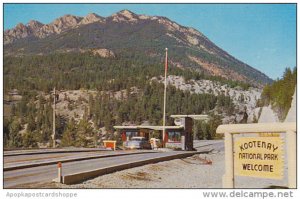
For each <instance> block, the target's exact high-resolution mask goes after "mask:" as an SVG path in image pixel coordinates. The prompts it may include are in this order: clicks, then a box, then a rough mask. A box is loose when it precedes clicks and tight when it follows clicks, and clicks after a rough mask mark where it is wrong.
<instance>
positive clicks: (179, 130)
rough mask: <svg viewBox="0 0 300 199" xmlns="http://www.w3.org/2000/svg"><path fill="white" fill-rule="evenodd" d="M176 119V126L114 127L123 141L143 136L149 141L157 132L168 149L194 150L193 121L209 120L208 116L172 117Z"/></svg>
mask: <svg viewBox="0 0 300 199" xmlns="http://www.w3.org/2000/svg"><path fill="white" fill-rule="evenodd" d="M171 118H174V126H165V127H164V126H150V125H140V126H114V128H115V129H116V130H118V131H120V133H121V137H122V141H123V142H126V141H128V140H130V139H131V137H135V136H142V137H145V138H146V139H147V140H149V139H150V138H151V137H154V133H155V132H159V137H156V138H158V139H160V140H163V146H164V147H167V148H178V149H181V150H185V151H192V150H194V149H193V141H194V136H193V125H194V122H193V120H208V116H207V115H171ZM164 128H165V131H166V133H165V137H164V138H163V129H164Z"/></svg>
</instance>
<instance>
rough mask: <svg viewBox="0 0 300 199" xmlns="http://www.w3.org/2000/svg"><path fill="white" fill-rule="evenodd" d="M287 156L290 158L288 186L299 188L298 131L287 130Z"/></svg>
mask: <svg viewBox="0 0 300 199" xmlns="http://www.w3.org/2000/svg"><path fill="white" fill-rule="evenodd" d="M286 138H287V145H286V146H287V150H286V151H287V156H288V157H287V158H288V187H289V188H291V189H296V188H297V175H296V174H297V162H296V158H297V157H296V140H297V136H296V132H294V131H287V132H286Z"/></svg>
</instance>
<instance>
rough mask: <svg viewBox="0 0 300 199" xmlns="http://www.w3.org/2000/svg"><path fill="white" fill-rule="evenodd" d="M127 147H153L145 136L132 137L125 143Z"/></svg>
mask: <svg viewBox="0 0 300 199" xmlns="http://www.w3.org/2000/svg"><path fill="white" fill-rule="evenodd" d="M125 148H126V149H151V144H150V142H149V141H148V140H146V138H144V137H132V138H131V140H129V141H127V142H126V143H125Z"/></svg>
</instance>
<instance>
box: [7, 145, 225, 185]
mask: <svg viewBox="0 0 300 199" xmlns="http://www.w3.org/2000/svg"><path fill="white" fill-rule="evenodd" d="M222 146H223V142H222V141H217V142H212V143H209V142H208V143H201V144H199V143H197V151H207V150H208V149H213V148H214V147H215V148H216V149H217V148H220V147H221V148H222ZM136 152H140V151H136ZM149 152H151V151H148V153H143V154H131V155H121V156H115V157H105V158H97V159H89V160H80V161H72V162H66V163H63V164H62V170H63V175H68V174H74V173H78V172H84V171H88V170H94V169H99V168H104V167H109V166H113V165H118V164H125V163H130V162H133V161H141V160H147V159H152V158H159V157H166V156H170V155H174V154H181V153H186V152H183V151H169V152H156V153H149ZM109 153H111V154H112V153H128V152H127V151H116V152H114V151H106V152H103V151H102V152H100V151H99V152H85V153H77V154H76V153H75V154H74V153H56V154H37V155H21V156H13V157H9V156H8V157H5V156H4V162H5V164H4V165H8V164H18V163H20V162H21V163H24V162H25V163H28V162H30V161H45V160H47V161H48V160H49V159H52V160H53V159H55V158H57V159H59V158H70V157H81V156H88V155H95V154H96V155H100V154H109ZM56 156H59V157H56ZM30 159H37V160H30ZM3 178H4V188H26V187H28V186H27V185H30V187H31V188H32V187H34V186H32V185H33V184H35V183H49V182H51V181H52V180H53V179H55V178H57V165H56V164H52V165H46V166H38V167H30V168H24V169H16V170H11V171H4V175H3Z"/></svg>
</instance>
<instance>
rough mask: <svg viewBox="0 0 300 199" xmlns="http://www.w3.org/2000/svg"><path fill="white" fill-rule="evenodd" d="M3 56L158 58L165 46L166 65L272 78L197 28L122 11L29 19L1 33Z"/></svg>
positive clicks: (257, 80) (250, 79)
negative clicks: (86, 54)
mask: <svg viewBox="0 0 300 199" xmlns="http://www.w3.org/2000/svg"><path fill="white" fill-rule="evenodd" d="M4 44H5V45H4V52H5V55H13V56H16V55H18V56H21V55H27V54H40V55H44V54H49V53H54V52H74V51H78V52H87V51H95V50H98V49H105V50H106V51H111V52H113V53H114V57H117V58H120V57H121V56H122V53H123V52H131V53H132V54H133V55H134V54H136V53H143V54H146V55H148V56H151V57H153V59H156V60H162V58H163V54H164V52H163V51H164V48H165V47H168V48H169V55H170V56H169V57H170V60H169V61H170V64H171V65H173V66H177V67H180V68H192V69H193V70H197V71H199V72H203V73H205V74H207V75H211V76H220V77H223V78H226V79H230V80H236V81H242V82H247V83H252V84H255V85H262V84H265V83H269V82H271V81H272V80H271V79H270V78H269V77H267V76H266V75H265V74H263V73H261V72H260V71H258V70H256V69H254V68H252V67H251V66H249V65H247V64H245V63H243V62H241V61H239V60H237V59H236V58H234V57H233V56H231V55H230V54H228V53H227V52H226V51H224V50H222V49H221V48H219V47H218V46H217V45H215V44H214V43H213V42H212V41H210V40H209V39H208V38H207V37H206V36H204V35H203V34H202V33H201V32H199V31H198V30H195V29H193V28H190V27H184V26H181V25H179V24H177V23H176V22H173V21H171V20H169V19H168V18H166V17H160V16H146V15H138V14H135V13H132V12H130V11H128V10H122V11H120V12H117V13H115V14H113V15H111V16H109V17H106V18H104V17H101V16H98V15H96V14H93V13H92V14H89V15H87V16H85V17H78V16H73V15H65V16H63V17H60V18H58V19H55V20H54V21H53V22H51V23H49V24H42V23H40V22H38V21H34V20H32V21H30V22H29V23H28V24H26V25H24V24H21V23H20V24H18V25H17V26H16V27H15V28H13V29H9V30H6V31H5V32H4Z"/></svg>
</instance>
